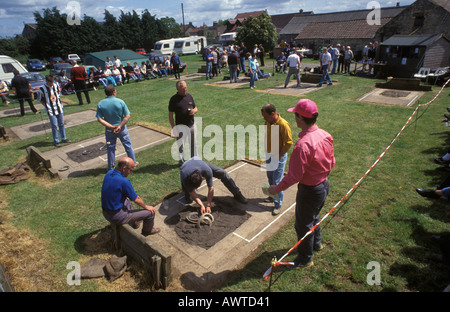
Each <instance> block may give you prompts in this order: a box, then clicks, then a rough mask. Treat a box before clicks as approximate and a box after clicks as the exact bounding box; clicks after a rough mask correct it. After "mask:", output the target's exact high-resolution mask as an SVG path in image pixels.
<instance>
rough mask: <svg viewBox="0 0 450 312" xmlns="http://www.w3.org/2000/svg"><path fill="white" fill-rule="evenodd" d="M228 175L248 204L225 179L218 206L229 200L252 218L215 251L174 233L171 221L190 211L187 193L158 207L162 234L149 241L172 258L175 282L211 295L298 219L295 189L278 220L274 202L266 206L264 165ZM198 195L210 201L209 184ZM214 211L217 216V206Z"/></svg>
mask: <svg viewBox="0 0 450 312" xmlns="http://www.w3.org/2000/svg"><path fill="white" fill-rule="evenodd" d="M227 172H228V173H229V175H230V176H231V177H232V178H233V179H234V181H235V183H236V185H237V186H238V187H239V188H240V189H241V191H242V193H243V194H244V196H245V197H247V198H248V200H249V203H248V204H246V205H245V204H241V203H239V202H237V201H235V200H234V199H233V195H232V194H231V193H230V192H229V191H228V190H227V189H226V188H225V187H224V186H223V184H222V183H221V182H220V181H217V180H215V181H214V203H217V202H219V201H220V202H221V203H222V204H223V203H224V202H226V203H228V204H229V205H231V206H232V208H234V209H238V210H240V211H242V212H245V213H246V214H248V216H247V219H246V220H245V221H244V222H243V223H242V224H240V225H239V227H237V228H236V229H235V230H234V231H233V232H231V233H228V234H227V235H226V236H225V237H224V238H223V239H221V240H220V241H218V242H217V243H215V244H214V245H213V246H211V247H210V248H203V247H199V246H196V245H194V244H193V243H192V242H188V241H186V240H185V239H183V238H181V237H180V236H179V235H178V234H177V233H176V231H175V230H174V227H175V225H174V224H173V222H170V220H173V219H174V216H176V215H181V213H182V212H183V211H185V210H186V207H185V202H184V194H176V195H174V196H172V197H170V198H167V199H165V200H164V201H163V202H162V203H161V204H160V205H159V206H157V207H156V208H157V211H158V213H157V215H156V218H155V226H156V227H159V228H161V232H160V233H159V234H157V235H153V236H148V237H147V238H146V239H148V240H151V241H152V243H154V244H156V245H158V246H159V247H160V248H162V249H163V250H165V251H166V252H167V253H168V254H170V255H171V256H172V269H173V275H174V278H179V279H180V281H181V282H182V284H183V286H184V287H185V288H187V289H189V290H194V291H211V290H214V289H216V288H217V287H219V286H220V285H221V284H222V283H223V282H225V281H226V280H227V278H229V274H230V273H232V272H233V271H235V270H238V269H240V268H242V267H243V266H245V265H246V264H247V263H249V262H250V261H251V260H252V259H253V256H254V253H255V252H256V251H257V250H258V249H259V248H260V247H261V245H262V244H263V243H264V242H265V241H266V240H267V239H268V238H270V237H271V236H272V235H274V234H275V233H276V232H278V231H279V230H280V229H281V228H282V227H283V226H284V225H286V224H287V223H288V222H289V221H290V220H291V219H292V217H293V215H294V211H295V196H296V188H295V187H292V188H290V189H288V190H287V191H286V192H285V195H284V201H283V209H282V211H281V213H280V214H279V215H277V216H273V215H272V210H273V204H269V203H265V202H264V199H265V198H266V197H267V196H266V195H264V193H263V192H262V189H261V187H262V186H263V185H264V184H265V183H267V176H266V172H265V171H262V170H261V169H260V166H259V165H255V164H253V163H250V162H246V161H239V162H237V163H236V164H235V165H233V166H231V167H229V168H227ZM198 193H199V196H200V197H201V198H202V199H203V200H205V199H206V195H207V188H206V187H205V185H204V184H203V185H202V186H201V187H200V188H199V189H198ZM212 210H213V215H214V208H213V209H212ZM180 222H187V221H184V220H180ZM215 222H216V221H215ZM203 226H208V225H203ZM212 227H214V223H213V224H212ZM137 231H139V230H137ZM268 265H270V264H268Z"/></svg>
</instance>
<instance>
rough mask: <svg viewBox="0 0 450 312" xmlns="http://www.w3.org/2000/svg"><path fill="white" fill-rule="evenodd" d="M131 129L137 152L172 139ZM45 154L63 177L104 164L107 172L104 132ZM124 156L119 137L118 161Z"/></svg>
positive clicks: (160, 134) (144, 130) (139, 127)
mask: <svg viewBox="0 0 450 312" xmlns="http://www.w3.org/2000/svg"><path fill="white" fill-rule="evenodd" d="M128 131H129V133H130V137H131V142H132V146H133V149H134V151H135V152H136V153H137V152H139V151H140V150H143V149H147V148H150V147H153V146H155V145H158V144H161V143H163V142H166V141H168V140H171V139H172V137H170V135H167V134H165V133H162V132H159V131H156V130H152V129H149V128H147V127H143V126H131V127H128ZM43 154H44V156H45V157H47V158H48V159H49V160H50V162H51V167H52V168H53V169H55V170H57V171H58V175H59V177H60V178H61V179H66V178H70V177H75V176H78V175H80V174H83V173H85V172H87V171H90V170H93V169H96V168H101V167H105V171H106V166H107V163H108V158H107V155H106V142H105V136H104V135H99V136H96V137H93V138H90V139H87V140H84V141H81V142H77V143H72V144H67V145H62V147H60V148H55V149H53V150H50V151H47V152H44V153H43ZM123 156H126V152H125V149H124V148H123V146H122V144H121V143H120V140H117V145H116V161H117V160H118V159H120V158H121V157H123ZM137 161H139V160H137Z"/></svg>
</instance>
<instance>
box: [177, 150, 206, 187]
mask: <svg viewBox="0 0 450 312" xmlns="http://www.w3.org/2000/svg"><path fill="white" fill-rule="evenodd" d="M197 169H198V170H199V171H200V173H201V175H202V177H204V178H205V180H206V185H208V187H211V186H213V172H212V169H211V168H210V167H209V166H208V164H207V163H206V162H204V161H203V160H201V158H200V157H198V156H194V157H192V158H191V159H189V160H188V161H186V162H185V163H184V164H183V165H182V166H181V168H180V179H181V184H182V185H183V189H184V190H185V191H187V192H189V193H190V192H192V191H194V190H195V189H194V188H192V187H191V186H190V185H188V184H186V182H185V180H186V178H187V177H188V176H190V175H191V174H192V173H193V172H194V171H195V170H197Z"/></svg>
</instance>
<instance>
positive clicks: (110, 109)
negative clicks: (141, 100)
mask: <svg viewBox="0 0 450 312" xmlns="http://www.w3.org/2000/svg"><path fill="white" fill-rule="evenodd" d="M129 114H130V111H129V110H128V107H127V104H125V102H124V101H123V100H121V99H118V98H116V97H115V96H108V97H106V98H105V99H103V100H101V101H100V102H99V103H98V105H97V114H96V115H95V116H96V117H97V118H104V119H105V120H106V121H107V122H109V123H110V124H111V125H113V126H118V125H120V123H121V122H122V120H123V118H124V117H125V116H127V115H129Z"/></svg>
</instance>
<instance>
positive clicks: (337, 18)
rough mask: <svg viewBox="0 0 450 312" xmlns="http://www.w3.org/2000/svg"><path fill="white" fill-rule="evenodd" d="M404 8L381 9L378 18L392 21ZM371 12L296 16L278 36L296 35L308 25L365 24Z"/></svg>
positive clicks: (358, 11) (359, 11) (350, 30)
mask: <svg viewBox="0 0 450 312" xmlns="http://www.w3.org/2000/svg"><path fill="white" fill-rule="evenodd" d="M405 8H407V6H398V7H392V8H381V14H380V17H381V19H382V20H383V21H384V22H386V20H385V19H392V18H393V17H395V16H397V15H398V14H399V13H400V12H402V11H403V10H404V9H405ZM371 11H372V10H355V11H343V12H333V13H321V14H296V15H295V16H294V17H293V18H292V19H291V20H290V22H289V23H288V24H287V25H286V26H285V27H284V28H283V29H282V30H281V31H280V35H298V34H299V33H301V32H302V31H303V29H304V28H305V27H306V26H307V25H308V24H309V23H336V22H341V23H342V22H349V21H356V20H360V21H361V20H363V21H364V22H365V21H366V18H367V16H368V14H369V13H370V12H371ZM335 25H336V24H335ZM354 25H355V26H356V25H358V24H356V23H354ZM348 26H352V24H349V25H348ZM343 31H344V32H349V33H351V32H353V31H355V30H354V29H350V28H346V29H343ZM342 36H344V35H342Z"/></svg>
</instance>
